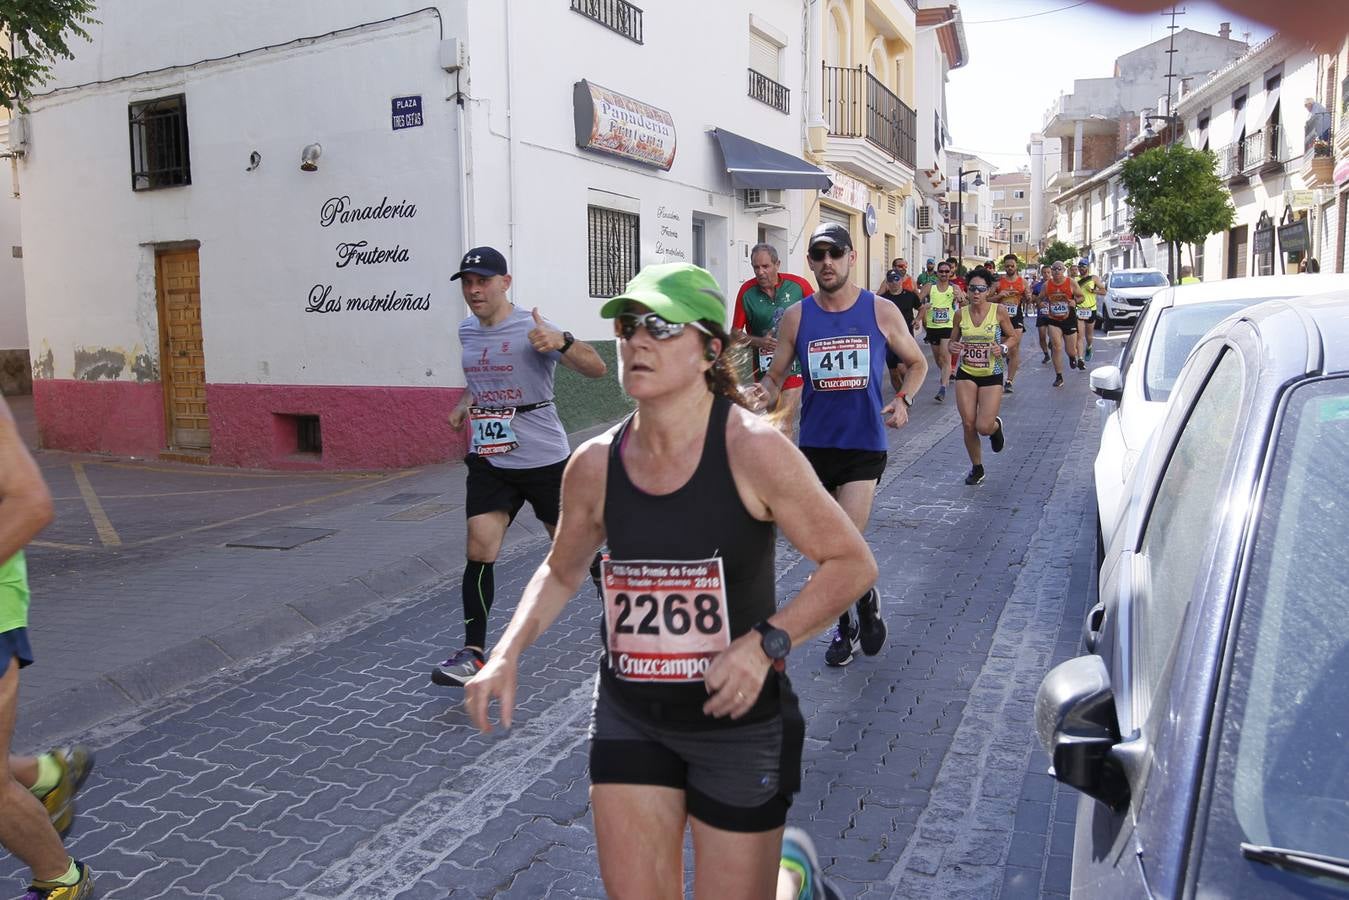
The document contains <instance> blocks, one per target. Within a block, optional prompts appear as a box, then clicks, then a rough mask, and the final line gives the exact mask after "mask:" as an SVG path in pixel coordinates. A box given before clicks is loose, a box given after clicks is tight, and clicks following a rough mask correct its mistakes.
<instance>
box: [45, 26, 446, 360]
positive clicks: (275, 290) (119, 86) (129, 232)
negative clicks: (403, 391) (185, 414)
mask: <svg viewBox="0 0 1349 900" xmlns="http://www.w3.org/2000/svg"><path fill="white" fill-rule="evenodd" d="M159 5H161V6H164V7H165V9H166V10H167V9H168V7H169V6H170V4H166V3H160V4H159ZM402 5H406V4H402ZM126 6H127V5H126V4H116V3H113V4H109V5H107V6H105V7H100V10H99V17H100V18H101V19H102V20H103V22H104V23H105V24H104V25H103V26H102V28H100V29H99V32H98V34H97V36H99V37H100V38H101V43H100V44H99V49H98V51H97V52H92V53H90V52H86V53H83V54H81V56H80V58H79V59H77V61H76V63H73V64H70V65H67V66H62V67H61V68H60V70H59V76H60V78H61V79H62V80H68V79H81V78H89V77H108V76H110V75H116V74H122V73H124V72H128V71H130V70H131V69H132V67H133V66H135V67H140V68H147V67H150V66H153V65H156V64H161V63H163V62H165V61H167V60H168V59H169V58H172V59H174V60H176V61H191V60H193V59H196V58H199V57H200V56H201V55H204V54H209V53H219V52H225V51H231V50H238V49H240V48H246V47H248V46H253V45H255V44H256V43H258V42H261V41H267V40H272V41H282V40H285V39H286V38H288V37H293V36H295V35H296V34H307V33H308V34H312V33H317V32H318V31H325V30H330V29H331V28H332V27H334V26H335V25H336V24H338V23H339V22H342V21H343V16H342V15H341V13H343V12H349V11H351V10H354V9H355V8H356V7H357V6H362V4H356V3H343V4H332V5H331V7H327V6H325V7H323V9H324V10H325V11H327V12H330V13H332V14H333V15H332V16H330V17H323V18H322V21H320V17H319V15H318V12H317V10H318V9H319V8H320V4H318V3H308V4H303V5H294V6H291V7H288V12H289V13H290V15H288V16H287V15H279V16H272V15H271V10H272V8H273V6H272V4H268V3H263V2H259V0H253V2H243V3H237V4H234V5H233V6H232V7H231V10H232V12H231V13H230V14H227V15H222V16H220V17H219V21H217V17H216V16H215V15H214V14H211V15H210V17H209V18H210V27H202V28H183V27H182V26H181V13H179V15H178V16H177V17H176V18H175V17H174V16H166V17H165V18H164V21H169V20H173V21H175V22H176V23H179V24H177V25H176V26H175V31H174V33H175V35H181V36H182V41H173V42H170V45H171V46H172V47H173V48H174V49H175V51H176V52H173V53H171V54H167V55H166V56H164V57H160V56H157V55H156V54H155V53H154V52H152V51H151V48H154V47H155V45H156V41H155V40H154V39H153V38H154V35H153V34H148V35H147V34H143V33H139V32H138V31H137V28H138V27H139V25H140V24H141V23H153V22H156V21H160V19H159V17H156V16H153V15H142V14H140V12H141V11H140V10H139V9H138V10H137V12H138V15H137V16H136V20H135V22H134V23H132V21H131V20H130V19H128V18H127V16H128V10H127V8H126ZM174 8H175V9H177V7H176V5H174ZM212 10H214V7H212ZM245 13H248V14H245ZM205 18H207V17H206V16H203V19H205ZM269 19H275V20H279V21H280V23H281V24H278V21H269V22H268V21H263V20H269ZM133 24H134V25H135V26H136V27H132V26H133ZM203 24H205V22H203ZM119 26H120V27H119ZM151 27H153V26H151ZM438 40H439V28H438V25H437V22H436V20H435V19H434V17H430V16H420V17H417V18H414V19H409V20H404V21H403V22H400V23H397V24H394V25H389V26H382V27H379V28H374V29H370V30H366V31H362V32H359V33H356V34H352V35H348V36H345V37H339V38H332V39H327V40H323V41H320V42H317V43H315V44H312V45H307V46H304V47H301V48H294V49H287V50H278V51H272V52H268V53H265V54H260V55H254V56H249V57H246V58H243V59H238V60H234V61H230V62H224V63H217V64H208V65H203V66H200V67H197V68H191V69H186V70H175V71H171V72H168V73H165V74H163V75H157V76H150V77H143V78H139V79H135V80H131V81H116V82H113V83H110V84H106V85H103V86H100V87H93V88H87V89H82V90H79V91H73V92H69V93H58V94H55V95H50V96H46V97H42V98H38V99H37V100H35V101H34V102H33V104H32V107H33V114H32V118H31V128H30V135H31V144H30V146H29V148H28V157H27V159H26V160H25V162H24V164H23V172H22V175H21V177H22V179H23V190H24V193H25V198H26V202H25V207H26V208H25V215H24V223H23V232H24V245H25V264H26V265H25V270H26V276H27V288H28V295H29V331H30V334H31V337H32V342H33V351H34V354H35V355H36V354H38V353H40V352H44V351H45V350H46V349H47V348H50V350H51V352H52V354H53V361H54V373H53V374H54V376H55V377H57V378H71V377H75V372H74V361H73V354H74V351H75V348H76V347H85V348H90V349H93V348H110V349H116V350H119V351H121V352H123V353H125V354H127V355H128V357H133V356H135V355H137V354H140V353H147V352H148V353H149V354H151V355H152V356H156V357H157V349H158V325H157V319H156V305H155V288H154V285H155V278H154V249H153V246H152V245H154V244H161V243H165V242H177V241H199V242H200V260H201V304H202V327H203V334H204V341H205V355H206V367H207V372H206V374H207V380H208V381H210V382H217V383H272V384H387V385H399V386H416V385H428V386H432V385H433V386H444V385H449V384H453V383H455V382H456V380H458V379H460V378H461V377H462V376H461V374H460V373H459V367H458V365H457V363H458V349H457V341H455V340H454V338H453V328H454V324H455V322H456V321H457V320H458V319H459V318H460V316H461V313H462V306H461V301H460V300H459V299H458V297H457V296H456V295H455V294H452V293H451V290H450V288H451V283H450V281H449V274H450V272H451V271H452V265H451V264H450V261H451V260H452V259H454V258H456V257H457V256H458V253H459V247H458V243H459V242H458V240H457V226H456V222H457V220H458V203H459V200H458V197H457V179H456V177H455V174H454V173H455V171H456V162H457V160H456V155H455V143H456V142H455V131H454V125H453V112H452V111H453V109H454V107H453V106H452V105H451V104H447V103H445V102H444V100H443V98H444V97H446V96H448V95H449V93H450V90H451V87H450V85H451V82H450V81H449V79H448V77H447V76H446V75H445V73H444V72H442V71H441V70H440V69H439V68H438V67H437V65H436V53H437V47H438ZM140 50H145V54H146V55H144V56H140V55H137V54H138V52H139V51H140ZM133 60H134V61H133ZM177 93H184V94H185V95H186V98H187V111H188V124H189V139H190V145H191V165H192V184H191V185H190V186H187V187H174V188H167V189H161V190H155V191H144V192H134V191H132V189H131V183H130V182H131V178H130V161H129V159H128V140H127V109H128V104H130V103H132V102H136V101H139V100H145V99H150V98H154V97H159V96H168V95H172V94H177ZM411 94H420V95H421V96H422V99H423V111H424V115H425V125H424V126H422V127H420V128H412V129H406V130H402V131H393V130H392V128H391V124H390V115H391V99H392V98H393V97H395V96H403V95H411ZM314 141H317V142H320V143H321V144H322V145H323V156H322V159H321V161H320V167H319V171H318V172H315V173H302V172H301V171H300V170H299V155H300V149H301V148H302V147H303V146H304V145H306V144H308V143H310V142H314ZM254 150H256V151H257V152H259V153H260V154H261V156H262V164H261V166H260V167H259V168H258V169H257V170H256V171H253V172H246V171H245V168H246V167H247V166H248V163H249V153H250V152H251V151H254ZM341 196H346V197H349V198H350V201H351V204H352V205H354V206H367V205H376V204H379V203H380V202H381V201H382V200H383V198H384V197H386V196H387V197H388V203H389V204H397V203H401V202H406V203H409V204H415V206H416V214H415V217H414V218H410V219H403V218H398V219H387V220H385V219H382V220H379V221H368V222H360V223H353V224H346V225H343V224H340V223H336V224H332V225H330V226H328V227H323V226H322V225H321V221H320V217H321V211H322V210H323V208H324V205H325V203H326V202H327V201H329V200H330V198H334V197H341ZM360 240H367V241H369V243H370V244H371V245H372V246H378V247H381V248H391V247H393V246H394V245H399V246H401V247H403V248H405V249H406V250H407V251H408V259H407V261H405V262H389V263H384V264H380V265H363V266H357V265H349V266H347V267H344V268H343V267H338V265H337V262H338V253H337V245H338V244H339V243H343V242H351V241H360ZM316 285H331V286H332V289H333V291H332V296H334V297H336V296H338V295H341V296H342V297H344V298H345V297H371V296H375V295H381V296H382V295H385V294H388V293H389V292H394V291H396V292H398V294H399V295H400V296H401V295H402V294H404V293H410V294H412V295H414V296H428V295H429V297H430V307H431V308H430V310H429V311H397V312H387V311H385V312H381V311H352V310H346V309H344V310H343V311H341V312H331V313H326V314H323V313H315V312H307V311H306V308H307V307H308V306H309V305H310V302H309V298H310V296H311V290H313V289H314V287H315V286H316ZM132 377H134V376H133V374H132V373H131V372H130V371H125V372H123V374H122V378H125V379H130V378H132Z"/></svg>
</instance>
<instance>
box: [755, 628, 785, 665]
mask: <svg viewBox="0 0 1349 900" xmlns="http://www.w3.org/2000/svg"><path fill="white" fill-rule="evenodd" d="M754 630H755V631H757V632H759V644H760V646H762V647H763V652H764V655H765V656H767V657H768V658H769V659H771V660H772V661H773V668H774V669H776V670H777V671H779V672H781V671H782V670H784V669H785V668H787V654H788V653H791V652H792V636H791V635H790V634H788V633H787V632H785V631H783V630H782V629H781V628H774V627H773V626H772V625H769V624H768V622H767V620H765V621H763V622H759V623H758V624H756V625H755V626H754Z"/></svg>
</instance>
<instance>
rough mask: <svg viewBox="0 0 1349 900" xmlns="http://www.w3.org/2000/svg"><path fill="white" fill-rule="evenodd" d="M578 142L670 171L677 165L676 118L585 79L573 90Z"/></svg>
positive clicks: (577, 83)
mask: <svg viewBox="0 0 1349 900" xmlns="http://www.w3.org/2000/svg"><path fill="white" fill-rule="evenodd" d="M572 106H573V113H574V117H575V120H576V146H578V147H580V148H581V149H582V150H597V151H599V152H601V153H609V154H612V155H614V156H621V157H623V158H624V159H630V160H632V161H633V162H639V163H644V164H646V165H648V166H655V167H657V168H659V169H664V170H666V171H667V172H668V171H669V170H670V167H671V166H672V165H674V158H675V127H674V119H673V118H671V117H670V114H669V113H668V112H666V111H665V110H663V109H660V108H658V107H655V106H652V105H650V104H649V103H643V102H642V101H640V100H637V99H634V98H632V97H629V96H627V95H625V94H620V93H618V92H617V91H611V90H609V89H608V88H603V87H600V86H599V85H598V84H591V83H590V82H588V81H585V80H582V81H578V82H576V85H575V86H574V88H573V90H572Z"/></svg>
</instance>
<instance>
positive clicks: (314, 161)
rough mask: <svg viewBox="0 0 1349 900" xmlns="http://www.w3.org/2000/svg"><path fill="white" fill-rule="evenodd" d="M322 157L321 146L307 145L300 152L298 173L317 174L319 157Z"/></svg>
mask: <svg viewBox="0 0 1349 900" xmlns="http://www.w3.org/2000/svg"><path fill="white" fill-rule="evenodd" d="M322 155H323V145H322V144H309V145H308V146H306V147H305V148H304V149H303V150H301V151H300V171H301V172H317V171H318V170H319V157H320V156H322Z"/></svg>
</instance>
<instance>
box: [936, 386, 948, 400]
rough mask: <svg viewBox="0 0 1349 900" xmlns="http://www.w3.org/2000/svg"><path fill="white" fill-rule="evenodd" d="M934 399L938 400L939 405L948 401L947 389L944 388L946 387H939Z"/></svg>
mask: <svg viewBox="0 0 1349 900" xmlns="http://www.w3.org/2000/svg"><path fill="white" fill-rule="evenodd" d="M934 399H936V401H937V402H938V403H941V402H942V401H943V400H945V399H946V388H944V387H939V388H937V396H936V397H935V398H934Z"/></svg>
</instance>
